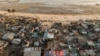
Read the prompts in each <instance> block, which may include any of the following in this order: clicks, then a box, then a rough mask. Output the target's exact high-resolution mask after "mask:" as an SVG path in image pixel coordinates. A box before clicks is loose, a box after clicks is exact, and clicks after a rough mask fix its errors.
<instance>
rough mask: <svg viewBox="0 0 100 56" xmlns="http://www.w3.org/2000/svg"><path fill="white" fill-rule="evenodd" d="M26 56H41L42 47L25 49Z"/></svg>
mask: <svg viewBox="0 0 100 56" xmlns="http://www.w3.org/2000/svg"><path fill="white" fill-rule="evenodd" d="M24 56H41V47H29V48H25V49H24Z"/></svg>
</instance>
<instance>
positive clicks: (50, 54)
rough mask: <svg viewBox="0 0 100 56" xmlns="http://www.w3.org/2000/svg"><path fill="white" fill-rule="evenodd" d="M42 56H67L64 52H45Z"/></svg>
mask: <svg viewBox="0 0 100 56" xmlns="http://www.w3.org/2000/svg"><path fill="white" fill-rule="evenodd" d="M44 56H67V54H66V50H61V51H45V52H44Z"/></svg>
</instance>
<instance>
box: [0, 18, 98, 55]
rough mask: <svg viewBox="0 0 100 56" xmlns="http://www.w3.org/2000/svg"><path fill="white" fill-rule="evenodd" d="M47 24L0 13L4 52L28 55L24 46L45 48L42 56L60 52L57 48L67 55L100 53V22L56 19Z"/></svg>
mask: <svg viewBox="0 0 100 56" xmlns="http://www.w3.org/2000/svg"><path fill="white" fill-rule="evenodd" d="M43 23H44V22H41V21H39V20H38V18H31V17H23V16H16V17H14V16H12V17H10V16H0V29H1V30H0V32H1V33H0V36H1V37H0V53H5V55H3V56H25V55H27V53H26V52H25V54H24V51H23V50H24V49H26V48H27V52H28V51H29V50H28V48H29V49H32V50H31V51H34V50H33V48H30V47H34V48H37V47H39V48H40V47H41V49H39V50H41V56H44V55H45V56H46V54H48V56H50V54H52V56H53V55H56V56H57V55H60V53H54V52H57V51H58V52H62V53H64V54H66V55H65V56H100V21H96V20H79V21H77V22H70V23H69V24H63V22H53V23H52V25H51V26H50V27H49V28H48V27H47V26H48V25H43ZM36 50H38V49H36ZM38 52H39V53H40V51H38ZM28 53H29V52H28ZM39 53H37V54H39ZM29 54H30V53H29ZM32 55H34V54H33V53H32ZM32 55H30V56H32ZM61 56H64V55H61Z"/></svg>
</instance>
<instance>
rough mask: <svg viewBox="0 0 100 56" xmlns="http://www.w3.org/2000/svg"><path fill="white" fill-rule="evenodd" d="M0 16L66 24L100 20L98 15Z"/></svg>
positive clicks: (19, 14) (17, 14) (23, 14)
mask: <svg viewBox="0 0 100 56" xmlns="http://www.w3.org/2000/svg"><path fill="white" fill-rule="evenodd" d="M0 14H3V15H12V16H13V15H14V16H26V17H34V18H38V19H40V20H48V21H49V20H50V21H55V22H56V21H62V22H68V21H77V20H80V19H81V20H87V19H88V20H100V15H70V14H69V15H58V14H57V15H56V14H33V13H21V12H15V13H8V12H6V11H0Z"/></svg>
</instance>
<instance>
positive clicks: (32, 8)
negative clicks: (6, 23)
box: [0, 3, 100, 15]
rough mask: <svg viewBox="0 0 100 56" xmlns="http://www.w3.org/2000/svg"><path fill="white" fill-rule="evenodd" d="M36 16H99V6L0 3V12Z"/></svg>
mask: <svg viewBox="0 0 100 56" xmlns="http://www.w3.org/2000/svg"><path fill="white" fill-rule="evenodd" d="M7 9H15V10H16V12H25V13H38V14H40V13H41V14H68V15H69V14H74V15H76V14H100V5H68V4H62V5H47V4H42V3H0V10H2V11H6V10H7Z"/></svg>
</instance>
